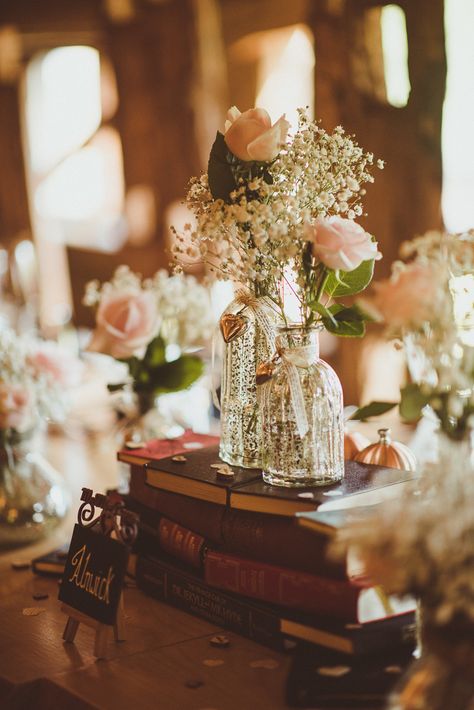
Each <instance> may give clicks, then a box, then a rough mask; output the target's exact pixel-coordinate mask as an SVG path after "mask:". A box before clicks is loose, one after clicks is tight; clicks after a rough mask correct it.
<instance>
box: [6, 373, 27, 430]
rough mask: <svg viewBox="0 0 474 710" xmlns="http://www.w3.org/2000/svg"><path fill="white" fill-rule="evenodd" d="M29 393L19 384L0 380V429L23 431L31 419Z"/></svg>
mask: <svg viewBox="0 0 474 710" xmlns="http://www.w3.org/2000/svg"><path fill="white" fill-rule="evenodd" d="M32 404H33V402H32V396H31V393H30V392H29V391H28V390H27V389H25V388H24V387H22V386H21V385H17V384H11V383H7V382H0V429H16V430H17V431H20V432H21V431H25V429H27V428H28V424H29V422H30V420H31V408H32Z"/></svg>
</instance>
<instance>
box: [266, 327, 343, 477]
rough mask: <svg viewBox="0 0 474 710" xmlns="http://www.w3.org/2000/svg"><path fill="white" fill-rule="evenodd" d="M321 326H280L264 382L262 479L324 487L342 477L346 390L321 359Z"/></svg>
mask: <svg viewBox="0 0 474 710" xmlns="http://www.w3.org/2000/svg"><path fill="white" fill-rule="evenodd" d="M318 330H319V329H318V328H316V327H312V328H305V327H302V326H290V327H287V328H279V329H278V335H277V338H276V349H277V358H276V359H275V360H274V362H275V367H274V371H273V373H270V374H271V376H270V379H269V380H268V381H267V382H266V383H265V384H263V385H262V395H261V406H262V435H263V441H264V447H263V479H264V481H265V482H266V483H269V484H271V485H276V486H287V487H298V486H325V485H329V484H332V483H336V482H337V481H340V480H341V479H342V478H343V476H344V421H343V412H342V410H343V404H342V388H341V383H340V382H339V378H338V377H337V375H336V373H335V372H334V370H333V369H332V368H331V367H330V366H329V365H328V364H327V363H326V362H324V361H323V360H321V359H320V358H319V337H318Z"/></svg>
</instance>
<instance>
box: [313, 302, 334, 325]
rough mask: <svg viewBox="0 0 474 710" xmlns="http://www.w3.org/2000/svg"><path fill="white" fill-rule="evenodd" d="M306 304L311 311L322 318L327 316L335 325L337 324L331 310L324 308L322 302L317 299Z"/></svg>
mask: <svg viewBox="0 0 474 710" xmlns="http://www.w3.org/2000/svg"><path fill="white" fill-rule="evenodd" d="M308 306H309V308H310V309H311V310H312V311H314V312H315V313H319V315H320V316H322V317H323V318H328V319H329V320H330V321H331V322H332V323H333V324H334V325H335V326H337V320H336V319H335V318H334V316H333V315H332V313H331V310H330V309H329V308H326V306H323V304H322V303H319V301H311V302H310V303H308Z"/></svg>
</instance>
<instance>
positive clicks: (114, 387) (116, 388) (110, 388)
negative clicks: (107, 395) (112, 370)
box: [107, 382, 125, 392]
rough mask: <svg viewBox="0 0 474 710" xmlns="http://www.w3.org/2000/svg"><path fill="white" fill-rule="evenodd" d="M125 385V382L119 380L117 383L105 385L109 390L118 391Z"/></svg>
mask: <svg viewBox="0 0 474 710" xmlns="http://www.w3.org/2000/svg"><path fill="white" fill-rule="evenodd" d="M124 387H125V382H120V383H119V384H113V385H107V389H108V390H109V392H120V390H123V389H124Z"/></svg>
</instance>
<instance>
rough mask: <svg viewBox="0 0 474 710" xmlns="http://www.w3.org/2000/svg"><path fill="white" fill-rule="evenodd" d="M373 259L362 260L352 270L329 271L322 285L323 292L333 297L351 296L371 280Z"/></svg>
mask: <svg viewBox="0 0 474 710" xmlns="http://www.w3.org/2000/svg"><path fill="white" fill-rule="evenodd" d="M374 263H375V260H374V259H370V260H369V261H363V262H362V264H360V265H359V266H358V267H357V269H354V270H353V271H339V272H338V274H336V273H335V272H334V271H330V272H329V277H328V279H327V281H326V285H325V287H324V291H325V293H327V294H328V296H332V297H333V298H339V297H341V296H352V295H353V294H354V293H360V292H361V291H363V290H364V289H365V288H367V286H368V285H369V283H370V282H371V281H372V277H373V275H374Z"/></svg>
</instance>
